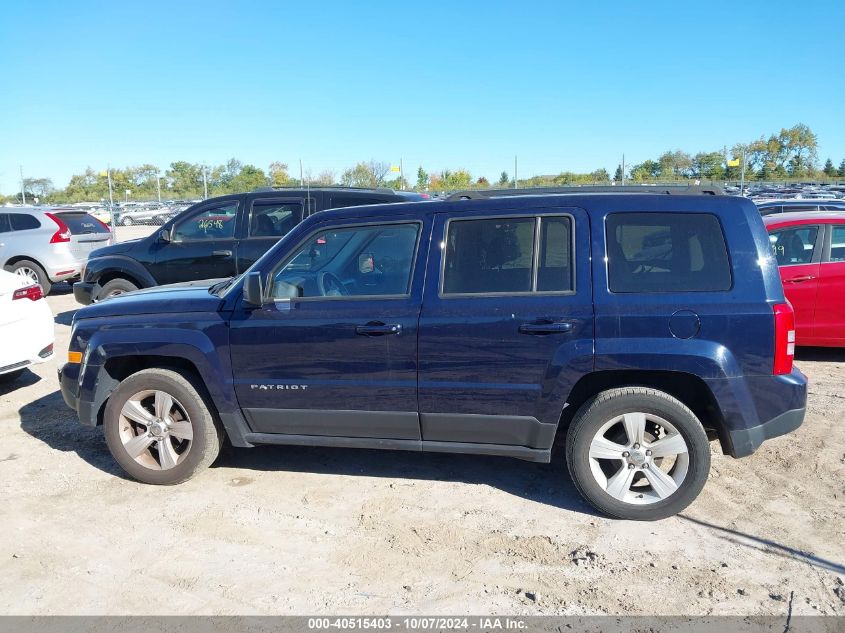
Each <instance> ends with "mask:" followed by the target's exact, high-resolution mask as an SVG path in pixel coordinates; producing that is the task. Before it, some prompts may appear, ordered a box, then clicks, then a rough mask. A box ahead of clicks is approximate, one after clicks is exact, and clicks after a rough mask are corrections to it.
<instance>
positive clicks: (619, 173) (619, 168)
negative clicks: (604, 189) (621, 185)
mask: <svg viewBox="0 0 845 633" xmlns="http://www.w3.org/2000/svg"><path fill="white" fill-rule="evenodd" d="M623 178H624V174H623V173H622V165H617V166H616V171H615V172H614V173H613V180H614V182H622V179H623Z"/></svg>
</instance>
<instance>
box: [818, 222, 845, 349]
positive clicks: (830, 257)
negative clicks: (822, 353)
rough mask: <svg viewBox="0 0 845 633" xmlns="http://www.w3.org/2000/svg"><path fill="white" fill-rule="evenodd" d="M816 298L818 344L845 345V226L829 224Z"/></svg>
mask: <svg viewBox="0 0 845 633" xmlns="http://www.w3.org/2000/svg"><path fill="white" fill-rule="evenodd" d="M826 228H827V236H826V238H825V247H824V254H823V257H822V262H821V264H820V266H819V284H818V285H819V288H818V295H817V298H816V312H815V326H816V327H815V333H814V337H813V339H814V343H815V344H816V345H835V346H843V345H845V224H829V225H827V227H826Z"/></svg>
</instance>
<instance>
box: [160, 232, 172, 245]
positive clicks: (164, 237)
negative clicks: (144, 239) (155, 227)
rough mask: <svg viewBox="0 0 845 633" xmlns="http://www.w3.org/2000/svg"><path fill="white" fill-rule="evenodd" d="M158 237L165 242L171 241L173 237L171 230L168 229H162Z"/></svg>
mask: <svg viewBox="0 0 845 633" xmlns="http://www.w3.org/2000/svg"><path fill="white" fill-rule="evenodd" d="M158 239H159V240H160V241H162V242H165V243H167V242H169V241H171V239H172V238H171V237H170V231H168V230H167V229H162V230H161V231H159V232H158Z"/></svg>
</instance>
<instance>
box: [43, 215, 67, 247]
mask: <svg viewBox="0 0 845 633" xmlns="http://www.w3.org/2000/svg"><path fill="white" fill-rule="evenodd" d="M44 215H46V216H47V217H48V218H50V219H51V220H52V221H53V222H55V223H56V226H58V227H59V229H58V230H57V231H56V232H55V233H53V237H51V238H50V244H59V243H60V242H70V229H69V228H68V225H67V224H65V223H64V222H63V221H62V220H61V218H59V216H57V215H55V214H53V213H45V214H44Z"/></svg>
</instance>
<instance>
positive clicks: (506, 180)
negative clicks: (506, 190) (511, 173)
mask: <svg viewBox="0 0 845 633" xmlns="http://www.w3.org/2000/svg"><path fill="white" fill-rule="evenodd" d="M510 182H511V180H510V178H508V172H506V171H503V172H502V175H501V176H499V182H497V183H496V184H497V185H499V186H500V187H506V186H508V185H509V184H510Z"/></svg>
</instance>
